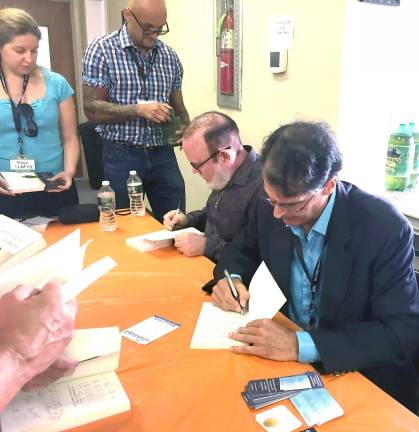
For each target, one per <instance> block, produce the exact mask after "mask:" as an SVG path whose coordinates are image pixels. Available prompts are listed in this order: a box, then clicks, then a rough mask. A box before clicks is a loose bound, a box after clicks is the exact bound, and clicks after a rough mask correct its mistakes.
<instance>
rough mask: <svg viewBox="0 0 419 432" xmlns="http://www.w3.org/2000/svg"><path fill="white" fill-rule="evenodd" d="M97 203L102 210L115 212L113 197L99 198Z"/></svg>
mask: <svg viewBox="0 0 419 432" xmlns="http://www.w3.org/2000/svg"><path fill="white" fill-rule="evenodd" d="M97 203H98V205H99V207H101V208H102V210H105V211H106V210H113V209H114V200H113V198H111V197H98V198H97Z"/></svg>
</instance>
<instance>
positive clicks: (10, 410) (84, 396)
mask: <svg viewBox="0 0 419 432" xmlns="http://www.w3.org/2000/svg"><path fill="white" fill-rule="evenodd" d="M129 409H130V401H129V399H128V397H127V395H126V393H125V391H124V388H123V387H122V384H121V382H120V381H119V379H118V377H117V375H116V374H115V372H108V373H106V374H101V375H95V376H91V377H87V378H81V379H76V380H72V381H67V382H63V383H55V384H50V385H49V386H47V387H44V388H42V389H39V390H33V391H30V392H20V393H18V394H17V396H16V397H15V398H14V399H13V400H12V402H11V403H10V404H9V405H8V406H7V407H6V409H5V410H4V411H3V412H2V414H1V427H2V432H23V431H25V432H28V431H31V432H59V431H63V430H65V429H69V428H72V427H76V426H80V425H82V424H86V423H90V422H92V421H94V420H98V419H101V418H105V417H109V416H111V415H114V414H117V413H120V412H124V411H128V410H129Z"/></svg>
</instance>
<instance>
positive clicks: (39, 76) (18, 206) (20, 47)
mask: <svg viewBox="0 0 419 432" xmlns="http://www.w3.org/2000/svg"><path fill="white" fill-rule="evenodd" d="M40 39H41V32H40V30H39V28H38V25H37V23H36V22H35V20H34V19H33V18H32V17H31V16H30V15H29V14H28V13H26V12H25V11H23V10H21V9H14V8H7V9H1V10H0V83H1V86H0V142H1V145H0V172H5V171H18V170H19V169H20V170H22V169H25V170H29V171H32V175H33V172H36V173H48V174H47V175H46V177H50V175H49V173H52V174H51V175H52V176H51V177H50V178H49V179H48V180H47V182H46V185H47V186H46V189H45V191H42V192H30V193H23V194H14V193H13V192H12V191H11V190H10V189H8V186H7V184H6V183H5V182H4V181H3V179H2V178H1V177H0V213H3V214H5V215H7V216H9V217H14V218H17V217H25V216H34V215H43V216H54V215H57V214H58V211H59V209H60V208H61V207H63V206H64V205H68V204H77V203H78V194H77V190H76V188H75V186H74V183H73V177H74V175H75V172H76V167H77V162H78V159H79V153H80V150H79V141H78V136H77V128H76V112H75V107H74V102H73V97H72V95H73V94H74V91H73V89H72V88H71V87H70V85H69V84H68V82H67V81H66V80H65V79H64V78H63V77H62V76H61V75H59V74H57V73H55V72H52V71H50V70H48V69H45V68H42V67H40V66H38V65H37V63H36V62H37V55H38V47H39V41H40ZM27 175H28V176H29V175H31V174H30V172H29V173H28V174H27ZM54 192H57V193H54Z"/></svg>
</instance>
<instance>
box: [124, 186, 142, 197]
mask: <svg viewBox="0 0 419 432" xmlns="http://www.w3.org/2000/svg"><path fill="white" fill-rule="evenodd" d="M127 187H128V195H135V194H142V193H143V185H142V184H138V185H136V184H133V185H128V186H127Z"/></svg>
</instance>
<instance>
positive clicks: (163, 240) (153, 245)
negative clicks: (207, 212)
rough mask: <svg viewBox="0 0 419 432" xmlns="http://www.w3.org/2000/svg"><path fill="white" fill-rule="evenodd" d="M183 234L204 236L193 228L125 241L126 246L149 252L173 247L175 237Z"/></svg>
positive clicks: (166, 231)
mask: <svg viewBox="0 0 419 432" xmlns="http://www.w3.org/2000/svg"><path fill="white" fill-rule="evenodd" d="M182 233H193V234H198V235H204V234H203V233H202V232H201V231H198V230H197V229H196V228H193V227H189V228H184V229H180V230H175V231H170V230H160V231H154V232H151V233H148V234H142V235H139V236H136V237H130V238H127V239H126V240H125V244H126V245H127V246H131V247H133V248H134V249H138V250H139V251H141V252H149V251H152V250H155V249H160V248H164V247H167V246H171V245H172V244H173V240H174V239H175V237H176V236H177V235H179V234H182Z"/></svg>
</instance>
